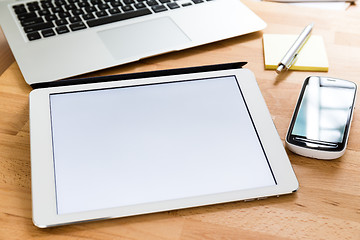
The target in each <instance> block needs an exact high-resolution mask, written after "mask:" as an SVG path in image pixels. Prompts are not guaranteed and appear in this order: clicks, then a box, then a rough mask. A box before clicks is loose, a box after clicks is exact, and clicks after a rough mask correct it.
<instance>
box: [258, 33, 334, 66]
mask: <svg viewBox="0 0 360 240" xmlns="http://www.w3.org/2000/svg"><path fill="white" fill-rule="evenodd" d="M297 37H298V35H288V34H264V35H263V44H264V60H265V69H276V68H277V66H278V64H279V62H280V60H281V59H282V58H283V57H284V55H285V54H286V52H287V51H288V50H289V48H290V47H291V46H292V44H293V43H294V42H295V40H296V39H297ZM328 69H329V62H328V59H327V55H326V50H325V45H324V40H323V38H322V36H319V35H312V36H311V37H310V38H309V40H308V41H307V42H306V44H305V45H304V47H303V49H301V51H300V53H299V55H298V58H297V60H296V62H295V63H294V64H293V65H292V66H291V67H290V70H300V71H321V72H327V71H328Z"/></svg>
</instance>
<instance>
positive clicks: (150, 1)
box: [146, 0, 158, 6]
mask: <svg viewBox="0 0 360 240" xmlns="http://www.w3.org/2000/svg"><path fill="white" fill-rule="evenodd" d="M146 3H147V5H149V6H155V5H158V2H157V1H156V0H147V1H146Z"/></svg>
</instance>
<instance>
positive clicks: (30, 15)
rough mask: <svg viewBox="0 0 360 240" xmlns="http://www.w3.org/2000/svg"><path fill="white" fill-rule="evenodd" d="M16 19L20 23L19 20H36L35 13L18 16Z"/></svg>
mask: <svg viewBox="0 0 360 240" xmlns="http://www.w3.org/2000/svg"><path fill="white" fill-rule="evenodd" d="M17 17H18V19H19V20H20V21H21V20H25V19H29V18H36V17H37V15H36V13H35V12H31V13H24V14H19V15H18V16H17Z"/></svg>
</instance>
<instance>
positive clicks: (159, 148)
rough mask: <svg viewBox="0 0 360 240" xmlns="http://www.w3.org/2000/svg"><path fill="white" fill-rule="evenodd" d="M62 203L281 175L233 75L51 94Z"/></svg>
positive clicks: (179, 193)
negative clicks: (271, 162)
mask: <svg viewBox="0 0 360 240" xmlns="http://www.w3.org/2000/svg"><path fill="white" fill-rule="evenodd" d="M50 107H51V110H50V113H51V127H52V140H53V158H54V165H55V167H54V169H55V170H54V171H55V185H56V187H55V189H56V202H57V213H58V214H67V213H75V212H83V211H91V210H99V209H106V208H113V207H121V206H131V205H136V204H143V203H151V202H161V201H167V200H173V199H183V198H190V197H194V196H204V195H211V194H218V193H224V192H231V191H238V190H244V189H254V188H259V187H266V186H272V185H276V184H277V183H276V180H275V178H274V175H273V173H272V170H271V166H270V165H269V162H268V160H267V157H266V154H265V153H264V150H263V147H262V145H261V142H260V140H259V137H258V134H257V132H256V129H255V127H254V125H253V122H252V119H251V116H250V114H249V112H248V109H247V106H246V103H245V101H244V98H243V95H242V93H241V89H240V88H239V86H238V83H237V81H236V78H235V76H226V77H216V78H208V79H196V80H190V81H182V82H171V83H156V84H150V85H140V86H127V87H119V88H111V89H99V90H87V91H79V92H69V93H57V94H51V95H50Z"/></svg>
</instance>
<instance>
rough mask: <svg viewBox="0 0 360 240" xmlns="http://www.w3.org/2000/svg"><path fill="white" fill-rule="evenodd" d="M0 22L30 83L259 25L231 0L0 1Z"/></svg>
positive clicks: (244, 31) (260, 26)
mask: <svg viewBox="0 0 360 240" xmlns="http://www.w3.org/2000/svg"><path fill="white" fill-rule="evenodd" d="M0 23H1V27H2V29H3V32H4V34H5V36H6V38H7V40H8V43H9V45H10V48H11V50H12V52H13V54H14V56H15V59H16V61H17V63H18V65H19V67H20V70H21V72H22V74H23V76H24V78H25V81H26V82H27V83H28V84H30V85H32V84H36V83H44V82H50V81H55V80H59V79H64V78H69V77H73V76H77V75H80V74H84V73H88V72H92V71H96V70H101V69H104V68H108V67H113V66H117V65H120V64H125V63H130V62H134V61H137V60H140V59H143V58H147V57H150V56H155V55H159V54H163V53H168V52H172V51H178V50H182V49H186V48H191V47H195V46H198V45H202V44H207V43H210V42H214V41H219V40H222V39H226V38H231V37H235V36H239V35H243V34H247V33H251V32H255V31H259V30H262V29H264V28H265V27H266V23H265V22H264V21H263V20H262V19H260V18H259V17H258V16H257V15H256V14H254V13H253V12H252V11H251V10H250V9H248V8H247V7H246V6H245V5H244V4H243V3H241V2H240V1H239V0H26V1H21V0H0Z"/></svg>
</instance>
